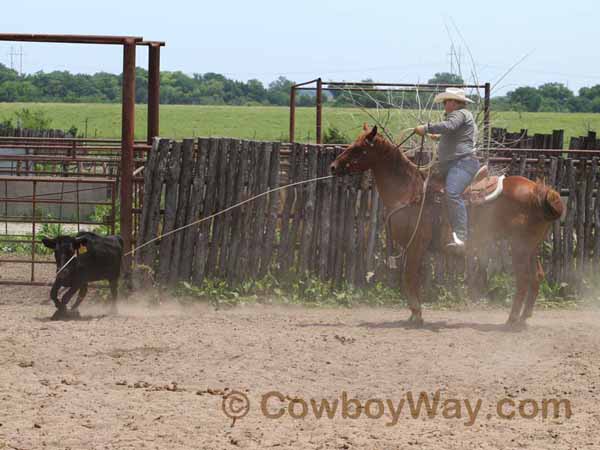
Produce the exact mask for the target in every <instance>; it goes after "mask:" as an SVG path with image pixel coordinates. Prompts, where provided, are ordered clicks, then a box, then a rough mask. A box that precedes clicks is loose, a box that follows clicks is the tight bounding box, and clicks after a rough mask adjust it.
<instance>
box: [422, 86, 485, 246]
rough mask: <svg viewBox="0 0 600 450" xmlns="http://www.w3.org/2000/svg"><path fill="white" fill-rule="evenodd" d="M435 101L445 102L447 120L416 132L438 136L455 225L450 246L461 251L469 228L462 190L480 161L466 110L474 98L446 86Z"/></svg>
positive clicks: (468, 182) (439, 151) (440, 161)
mask: <svg viewBox="0 0 600 450" xmlns="http://www.w3.org/2000/svg"><path fill="white" fill-rule="evenodd" d="M434 102H435V103H444V110H445V111H446V114H445V120H444V121H443V122H438V123H428V124H427V125H419V126H418V127H416V128H415V130H414V131H415V133H416V134H418V135H419V136H424V135H425V133H427V134H432V135H439V146H438V155H439V156H438V159H439V166H440V172H441V174H442V175H443V176H445V177H446V199H447V202H448V215H449V219H450V226H451V227H452V241H451V242H450V243H449V244H448V247H449V248H450V249H451V250H455V251H458V252H460V253H462V252H464V249H465V243H466V240H467V230H468V217H467V208H466V207H465V202H464V200H463V199H462V193H463V192H464V190H465V189H466V188H467V186H469V184H470V183H471V181H473V178H474V176H475V174H476V173H477V171H478V170H479V161H478V160H477V158H475V151H476V148H475V144H476V142H477V124H476V123H475V119H474V118H473V114H471V112H470V111H469V110H468V109H467V103H473V101H472V100H471V99H469V98H467V96H466V95H465V92H464V91H463V90H462V89H458V88H447V89H446V90H445V91H444V92H440V93H439V94H437V95H436V96H435V99H434ZM434 137H435V136H434Z"/></svg>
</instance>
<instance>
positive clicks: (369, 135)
mask: <svg viewBox="0 0 600 450" xmlns="http://www.w3.org/2000/svg"><path fill="white" fill-rule="evenodd" d="M375 136H377V125H375V126H374V127H373V129H372V130H371V132H370V133H369V134H368V135H367V140H369V141H372V140H373V139H375Z"/></svg>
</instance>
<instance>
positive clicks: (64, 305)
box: [60, 286, 79, 309]
mask: <svg viewBox="0 0 600 450" xmlns="http://www.w3.org/2000/svg"><path fill="white" fill-rule="evenodd" d="M78 290H79V286H73V287H71V288H69V290H68V291H67V292H65V293H64V295H63V296H62V299H61V300H60V301H61V304H62V308H63V309H67V304H68V303H69V301H70V300H71V298H72V297H73V296H74V295H75V293H76V292H77V291H78Z"/></svg>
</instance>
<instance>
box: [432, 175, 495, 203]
mask: <svg viewBox="0 0 600 450" xmlns="http://www.w3.org/2000/svg"><path fill="white" fill-rule="evenodd" d="M503 181H504V175H502V176H500V177H498V176H495V175H493V176H492V175H490V174H489V170H488V166H481V168H480V169H479V170H478V171H477V173H476V174H475V176H474V177H473V181H472V182H471V184H470V185H469V186H467V188H466V189H465V191H464V192H463V193H462V197H463V199H464V200H465V202H466V203H467V205H471V206H477V205H481V204H483V203H487V202H489V201H492V200H494V199H496V198H498V196H499V195H500V194H501V193H502V187H503ZM429 191H430V192H431V193H432V194H433V195H434V197H437V196H441V195H443V194H444V193H445V179H444V177H443V175H442V174H440V173H435V174H432V175H431V180H430V182H429Z"/></svg>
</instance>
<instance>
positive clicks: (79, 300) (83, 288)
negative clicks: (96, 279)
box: [71, 283, 88, 311]
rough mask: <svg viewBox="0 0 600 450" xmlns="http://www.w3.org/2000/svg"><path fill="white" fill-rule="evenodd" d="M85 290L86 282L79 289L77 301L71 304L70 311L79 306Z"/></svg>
mask: <svg viewBox="0 0 600 450" xmlns="http://www.w3.org/2000/svg"><path fill="white" fill-rule="evenodd" d="M87 291H88V285H87V283H85V284H83V286H81V288H80V289H79V294H78V295H77V301H76V302H75V303H74V304H73V306H71V311H77V308H79V305H81V302H82V301H83V299H84V298H85V296H86V294H87Z"/></svg>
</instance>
